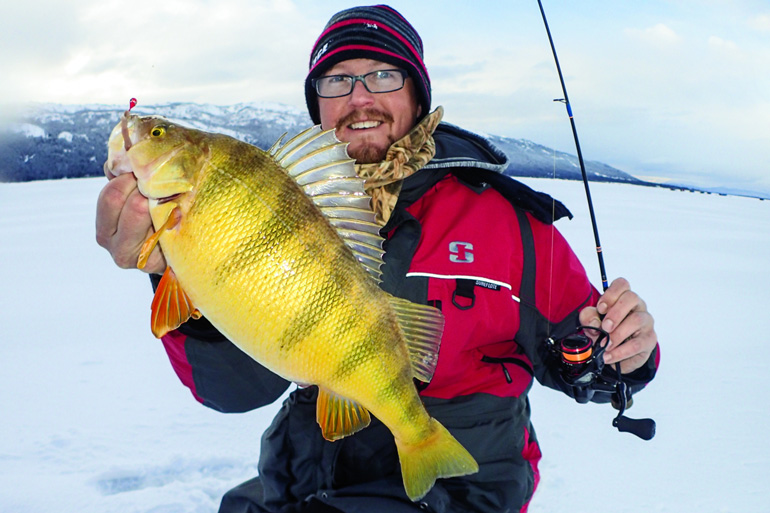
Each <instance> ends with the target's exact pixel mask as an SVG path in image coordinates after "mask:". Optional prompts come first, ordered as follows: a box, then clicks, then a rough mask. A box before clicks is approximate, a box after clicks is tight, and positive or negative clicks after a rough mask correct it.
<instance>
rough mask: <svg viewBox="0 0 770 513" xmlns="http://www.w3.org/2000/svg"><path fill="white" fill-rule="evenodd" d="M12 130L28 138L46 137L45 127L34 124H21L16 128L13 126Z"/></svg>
mask: <svg viewBox="0 0 770 513" xmlns="http://www.w3.org/2000/svg"><path fill="white" fill-rule="evenodd" d="M11 129H12V131H14V132H16V133H19V134H22V135H25V136H27V137H45V130H44V129H43V127H40V126H38V125H33V124H32V123H19V124H18V125H16V126H12V128H11Z"/></svg>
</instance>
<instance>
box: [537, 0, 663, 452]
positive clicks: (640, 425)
mask: <svg viewBox="0 0 770 513" xmlns="http://www.w3.org/2000/svg"><path fill="white" fill-rule="evenodd" d="M537 4H538V6H540V14H541V15H542V17H543V24H544V25H545V31H546V33H547V34H548V42H549V43H550V44H551V53H553V60H554V62H555V63H556V70H557V71H558V73H559V82H561V90H562V92H563V93H564V98H557V99H554V101H555V102H561V103H564V106H565V107H566V108H567V115H568V116H569V121H570V126H571V127H572V136H573V138H574V139H575V149H576V150H577V157H578V162H579V164H580V173H581V174H582V176H583V186H584V187H585V192H586V200H587V201H588V212H589V214H590V216H591V226H592V228H593V232H594V241H595V242H596V256H597V259H598V260H599V272H600V273H601V280H602V289H603V290H604V291H606V290H607V289H608V288H609V285H608V283H607V272H606V271H605V269H604V256H603V254H602V244H601V242H600V241H599V229H598V227H597V223H596V214H595V213H594V205H593V201H592V200H591V189H590V187H589V186H588V174H587V173H586V167H585V163H584V162H583V152H582V151H581V150H580V140H579V139H578V133H577V127H576V126H575V117H574V115H573V114H572V105H571V104H570V102H569V95H568V94H567V86H566V85H565V83H564V75H563V74H562V72H561V65H560V64H559V57H558V56H557V55H556V46H555V45H554V43H553V37H552V36H551V29H550V27H549V26H548V20H547V19H546V17H545V10H544V9H543V3H542V1H541V0H537ZM554 155H555V154H554ZM555 173H556V170H555V160H554V174H555ZM551 265H553V260H552V261H551ZM603 317H604V316H603V315H602V316H600V318H603ZM583 328H589V327H587V326H579V327H578V330H581V329H583ZM591 329H596V328H591ZM599 331H601V332H602V333H603V334H604V336H606V337H607V344H609V335H608V334H607V333H606V332H604V331H603V330H601V329H599ZM548 340H549V341H552V339H550V338H549V339H548ZM569 340H573V341H577V342H579V343H585V342H587V341H589V340H590V339H589V338H588V337H586V336H585V335H582V334H579V333H578V334H575V335H574V336H573V337H572V338H571V337H566V338H565V339H562V340H561V341H560V342H561V343H560V344H559V346H560V348H561V350H562V354H563V355H566V354H567V352H566V349H567V346H565V344H564V342H565V341H569ZM601 340H602V338H601V337H599V338H597V340H596V343H595V345H594V346H593V348H591V349H590V350H588V351H586V352H585V354H586V358H585V359H584V360H581V361H580V362H577V363H579V364H580V369H581V370H580V373H579V374H575V375H573V376H572V378H571V380H570V383H571V384H572V385H573V386H575V387H576V388H575V394H576V396H575V398H576V399H577V400H578V402H587V401H589V400H590V398H591V397H592V396H593V393H594V391H596V390H604V391H606V392H613V394H612V401H613V403H615V405H616V408H617V409H618V410H619V413H618V415H617V417H615V419H614V420H613V422H612V425H613V426H614V427H616V428H617V429H618V431H621V432H628V433H633V434H634V435H636V436H638V437H639V438H642V439H643V440H650V439H651V438H652V437H654V436H655V429H656V428H655V421H654V420H652V419H631V418H628V417H626V416H625V415H623V414H624V413H625V410H626V408H627V407H628V406H629V405H630V403H629V401H630V399H631V397H630V393H629V389H628V385H627V384H626V383H625V382H624V381H623V375H622V374H621V372H620V362H617V363H615V365H614V370H615V373H616V377H615V378H614V379H613V381H614V382H613V383H607V384H606V387H605V385H604V383H600V381H601V379H602V378H603V373H602V369H603V367H604V363H603V357H604V356H603V353H604V350H605V349H606V346H601V344H600V341H601ZM578 393H580V394H581V397H580V398H578Z"/></svg>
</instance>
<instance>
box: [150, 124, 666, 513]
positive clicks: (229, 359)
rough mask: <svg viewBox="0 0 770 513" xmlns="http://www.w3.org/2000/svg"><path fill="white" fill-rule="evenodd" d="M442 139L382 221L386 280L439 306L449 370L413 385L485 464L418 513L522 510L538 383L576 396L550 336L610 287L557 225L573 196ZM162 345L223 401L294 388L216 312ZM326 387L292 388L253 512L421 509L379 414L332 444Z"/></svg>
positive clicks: (451, 134)
mask: <svg viewBox="0 0 770 513" xmlns="http://www.w3.org/2000/svg"><path fill="white" fill-rule="evenodd" d="M434 137H435V140H436V145H437V153H436V156H435V158H434V159H433V160H431V162H430V163H429V164H428V165H427V166H426V167H424V168H423V169H421V170H420V171H419V172H418V173H416V174H414V175H412V176H410V177H409V178H407V179H406V180H405V181H404V184H403V187H402V190H401V194H400V196H399V200H398V203H397V205H396V208H395V210H394V212H393V214H392V216H391V218H390V220H389V221H388V224H387V225H386V226H385V227H384V228H383V234H384V235H386V237H387V239H386V245H385V249H386V253H385V265H384V267H383V283H382V288H383V289H384V290H386V291H387V292H390V293H391V294H394V295H396V296H400V297H404V298H406V299H409V300H411V301H415V302H419V303H424V304H432V305H434V306H436V307H438V308H440V309H441V311H442V312H443V314H444V317H445V322H446V326H445V330H444V336H443V338H442V342H441V349H440V353H439V360H438V367H437V369H436V372H435V374H434V377H433V379H432V381H431V382H430V383H428V384H418V385H421V386H420V388H421V396H422V398H423V400H424V402H425V405H426V407H427V409H428V411H429V412H430V413H431V415H432V416H434V417H436V418H437V419H438V420H439V421H440V422H442V424H444V425H445V426H446V427H447V429H449V430H450V431H451V432H452V433H453V434H454V435H455V437H456V438H457V439H458V440H459V441H460V442H461V443H462V444H463V445H464V446H465V447H466V448H467V449H468V450H469V451H470V452H471V454H473V456H474V457H475V458H476V460H477V461H478V462H479V464H480V471H479V472H478V473H477V474H474V475H471V476H464V477H460V478H452V479H444V480H439V481H438V482H437V484H436V485H435V486H434V487H433V489H432V490H431V491H430V492H429V493H428V495H427V496H426V497H425V498H424V499H422V502H421V507H422V508H423V509H428V510H431V511H437V512H455V511H458V512H459V511H477V512H499V511H524V510H526V507H527V504H528V502H529V500H530V498H531V496H532V494H533V493H534V489H535V487H536V485H537V480H538V470H537V463H538V460H539V458H540V451H539V448H538V446H537V440H536V438H535V434H534V430H533V429H532V426H531V424H530V420H529V401H528V399H527V392H528V391H529V389H530V387H531V385H532V382H533V378H535V379H537V380H538V381H539V382H541V383H542V384H544V385H546V386H549V387H551V388H555V389H557V390H561V391H562V392H564V393H566V394H568V395H572V389H571V388H570V387H569V386H567V385H566V384H564V382H563V381H562V380H561V379H560V377H559V372H558V363H557V359H556V358H555V357H554V356H553V355H552V354H551V352H550V351H549V349H548V346H547V343H546V339H547V338H548V337H553V338H559V337H562V336H565V335H567V334H569V333H571V332H573V331H574V330H575V328H576V327H577V326H578V320H577V319H578V312H579V311H580V310H581V309H582V308H583V307H585V306H588V305H593V304H595V303H596V300H597V298H598V296H599V294H598V292H597V291H596V289H595V288H594V287H592V286H591V284H590V282H589V280H588V278H587V277H586V273H585V271H584V269H583V267H582V265H581V264H580V262H579V261H578V259H577V257H576V256H575V255H574V253H573V252H572V250H571V249H570V248H569V245H568V244H567V242H566V241H565V240H564V239H563V237H562V236H561V235H560V234H559V232H558V231H557V230H556V229H555V228H554V227H553V226H552V221H553V220H554V219H553V217H554V213H555V217H556V218H559V217H563V216H565V215H569V212H568V211H567V210H566V208H564V207H563V205H561V204H560V203H559V202H554V201H553V200H552V199H551V198H550V197H549V196H547V195H545V194H542V193H538V192H535V191H532V190H531V189H529V188H528V187H526V186H525V185H523V184H521V183H519V182H517V181H515V180H513V179H511V178H509V177H507V176H505V175H504V174H503V173H502V172H503V171H504V170H505V168H506V167H507V159H506V157H505V156H504V155H503V154H502V153H501V152H500V151H499V150H497V149H496V148H495V147H493V146H492V145H491V144H490V143H489V142H487V141H486V140H485V139H482V138H480V137H478V136H475V135H474V134H470V133H468V132H465V131H463V130H461V129H459V128H457V127H453V126H451V125H447V124H441V125H439V127H438V129H437V130H436V133H435V134H434ZM163 344H164V346H165V348H166V350H167V352H168V354H169V358H170V359H171V362H172V365H173V367H174V369H175V371H176V372H177V375H178V376H179V377H180V379H181V380H182V382H183V383H184V384H185V385H186V386H188V387H189V388H190V389H191V391H192V393H193V395H194V396H195V398H196V399H197V400H198V401H200V402H202V403H203V404H205V405H207V406H209V407H212V408H214V409H217V410H220V411H225V412H238V411H247V410H250V409H254V408H257V407H260V406H263V405H266V404H269V403H272V402H273V401H275V400H276V399H277V398H278V397H279V396H280V395H281V394H282V393H283V392H284V391H285V390H286V388H287V387H288V386H289V383H288V382H287V381H285V380H284V379H283V378H280V377H278V376H276V375H275V374H273V373H271V372H270V371H268V370H266V369H265V368H264V367H262V366H261V365H259V364H257V363H256V362H254V361H253V360H252V359H251V358H249V357H248V356H246V355H245V354H244V353H242V352H241V351H240V350H239V349H237V348H236V347H235V346H234V345H233V344H232V343H230V342H229V341H227V340H226V339H224V337H223V336H222V335H221V334H219V332H218V331H217V330H216V329H214V328H213V327H212V326H211V325H210V324H208V322H207V321H206V320H205V319H202V320H199V321H191V322H188V323H187V324H185V325H184V326H182V327H180V328H179V329H178V330H176V331H174V332H171V333H169V334H168V335H166V336H165V337H164V338H163ZM655 353H656V354H655V355H653V357H651V358H650V361H649V362H648V363H647V365H645V366H643V367H642V368H641V369H638V370H637V371H635V372H634V373H633V374H631V375H629V376H627V377H626V381H627V383H628V384H629V385H630V388H631V390H632V391H637V390H639V389H641V388H642V387H644V385H645V384H646V383H647V382H648V381H649V380H651V379H652V378H653V377H654V374H655V370H656V368H657V361H656V358H657V351H656V352H655ZM316 393H317V390H316V389H315V387H308V388H305V389H297V390H295V391H294V392H293V393H292V394H291V395H290V396H289V398H288V399H287V400H286V401H285V403H284V405H283V407H282V409H281V410H280V412H279V414H278V415H277V417H276V419H275V420H274V422H273V425H272V426H271V427H270V428H269V429H268V431H267V432H266V433H265V434H264V436H263V439H262V447H261V451H260V463H259V471H260V478H261V483H262V488H263V495H262V496H260V497H258V498H255V499H254V500H255V508H257V509H256V511H265V512H272V511H278V510H280V509H281V507H283V506H284V505H286V504H289V503H293V502H300V501H303V500H307V499H308V498H309V497H313V498H315V499H316V500H320V501H322V502H326V503H328V504H330V505H332V506H334V507H336V508H339V509H340V510H342V511H351V512H354V511H375V510H376V511H379V510H380V509H381V510H383V511H393V512H398V511H414V510H415V509H414V508H415V505H414V504H412V503H411V502H410V501H409V500H408V499H406V496H405V495H404V491H403V486H402V483H401V476H400V469H399V465H398V456H397V453H396V450H395V445H394V443H393V438H392V435H390V433H389V432H388V430H387V428H385V427H384V426H383V425H382V424H381V423H379V422H378V421H377V420H376V419H373V422H372V425H370V426H369V427H368V428H366V429H364V430H362V431H361V432H359V433H356V434H355V435H352V436H349V437H347V438H345V439H343V440H341V441H338V442H335V443H331V442H327V441H325V440H324V439H323V438H322V437H321V434H320V429H319V428H318V426H317V424H316V422H315V396H316ZM594 400H595V401H599V402H602V401H608V400H609V395H608V394H602V393H597V394H595V395H594ZM362 497H363V499H362Z"/></svg>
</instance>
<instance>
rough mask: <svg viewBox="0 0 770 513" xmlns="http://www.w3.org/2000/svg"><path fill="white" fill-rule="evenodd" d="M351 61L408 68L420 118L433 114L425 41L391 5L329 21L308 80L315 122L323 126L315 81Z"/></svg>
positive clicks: (359, 10) (356, 9)
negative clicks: (431, 112) (424, 52)
mask: <svg viewBox="0 0 770 513" xmlns="http://www.w3.org/2000/svg"><path fill="white" fill-rule="evenodd" d="M349 59H374V60H377V61H382V62H387V63H388V64H392V65H393V66H395V67H397V68H402V69H405V70H406V71H407V72H408V73H409V76H410V77H412V80H413V81H414V86H415V92H416V93H417V101H418V102H419V104H420V105H421V106H422V112H421V114H420V117H423V116H425V115H427V114H428V112H429V111H430V99H431V95H430V77H429V76H428V70H427V69H425V63H424V62H423V60H422V40H421V39H420V36H419V34H417V31H416V30H414V27H412V25H410V24H409V22H408V21H406V18H404V17H403V16H401V14H399V13H398V12H397V11H396V10H395V9H393V8H392V7H389V6H387V5H373V6H371V7H353V8H351V9H346V10H344V11H340V12H338V13H337V14H335V15H334V16H332V18H331V19H330V20H329V23H327V24H326V27H325V28H324V31H323V32H322V33H321V36H320V37H319V38H318V40H317V41H316V43H315V45H314V46H313V51H312V52H310V71H309V72H308V75H307V78H306V79H305V100H306V102H307V108H308V112H309V113H310V117H311V119H312V120H313V122H314V123H320V122H321V119H320V115H319V112H318V97H317V96H316V92H315V89H314V88H313V83H312V81H313V79H314V78H318V77H320V76H321V75H323V74H324V73H325V72H326V70H328V69H329V68H331V67H332V66H334V65H335V64H337V63H339V62H342V61H346V60H349Z"/></svg>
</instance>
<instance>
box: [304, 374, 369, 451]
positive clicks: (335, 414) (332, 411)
mask: <svg viewBox="0 0 770 513" xmlns="http://www.w3.org/2000/svg"><path fill="white" fill-rule="evenodd" d="M316 420H317V421H318V425H319V426H321V432H322V433H323V437H324V438H326V439H327V440H330V441H334V440H339V439H341V438H344V437H346V436H348V435H352V434H353V433H355V432H356V431H360V430H361V429H364V428H365V427H366V426H368V425H369V423H370V422H371V421H372V418H371V417H370V416H369V410H367V409H366V408H364V407H363V406H361V405H360V404H358V403H357V402H355V401H352V400H350V399H346V398H344V397H340V396H338V395H337V394H334V393H332V392H330V391H328V390H326V389H325V388H321V387H319V389H318V399H316Z"/></svg>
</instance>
